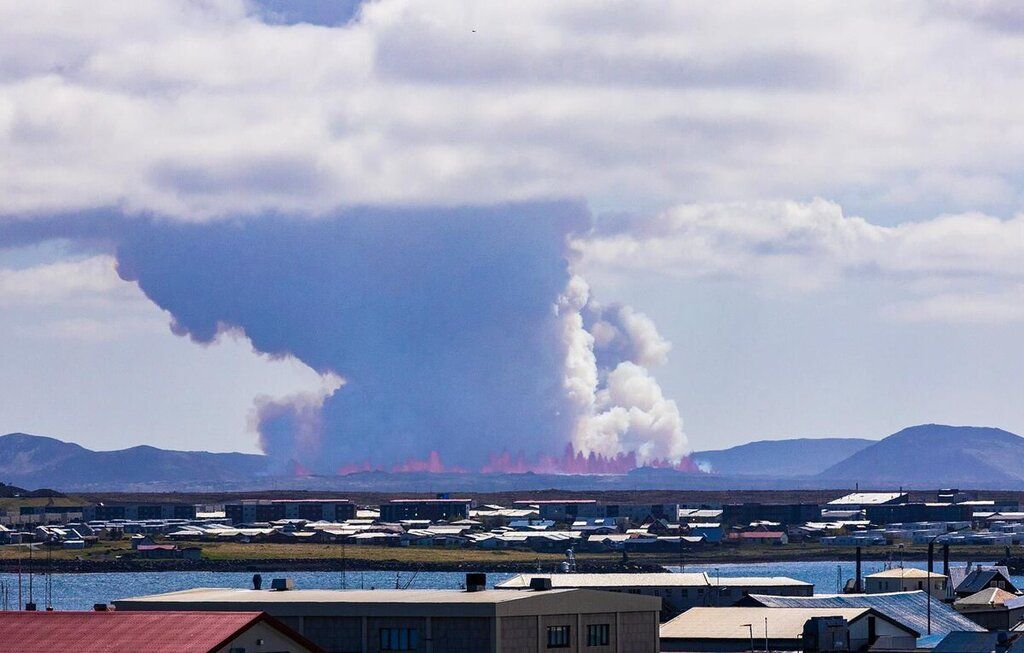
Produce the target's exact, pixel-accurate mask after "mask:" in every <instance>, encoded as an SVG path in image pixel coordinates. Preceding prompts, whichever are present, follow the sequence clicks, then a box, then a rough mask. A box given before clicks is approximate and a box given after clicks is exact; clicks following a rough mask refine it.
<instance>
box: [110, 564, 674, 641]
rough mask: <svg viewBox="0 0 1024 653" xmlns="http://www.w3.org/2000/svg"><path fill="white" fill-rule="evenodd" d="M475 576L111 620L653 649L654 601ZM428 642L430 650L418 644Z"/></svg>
mask: <svg viewBox="0 0 1024 653" xmlns="http://www.w3.org/2000/svg"><path fill="white" fill-rule="evenodd" d="M482 576H483V575H482V574H479V575H477V574H470V575H468V576H467V590H466V591H459V590H285V591H273V590H251V589H210V588H200V589H192V590H185V591H183V592H170V593H168V594H157V595H153V596H146V597H140V598H132V599H123V600H118V601H114V605H115V606H116V608H117V612H118V613H119V614H120V613H122V612H125V613H133V612H137V611H150V610H157V611H162V610H169V609H173V610H189V611H191V612H193V613H203V612H223V611H240V612H251V611H253V610H261V611H264V612H267V613H268V614H271V615H273V616H274V617H276V618H277V619H278V620H280V621H281V622H283V623H285V624H288V625H289V626H291V627H293V628H294V629H295V630H296V631H298V632H300V633H303V634H304V635H305V636H306V637H308V638H309V639H310V640H312V641H313V642H315V643H316V644H317V645H318V646H320V647H321V648H323V649H325V650H328V651H377V650H433V651H435V652H438V653H440V652H441V651H445V652H449V653H460V652H467V653H468V652H473V653H486V652H488V651H491V652H494V653H497V652H498V651H505V652H510V651H529V650H547V649H548V648H566V649H567V650H593V651H595V652H596V651H618V652H621V653H656V652H657V651H658V611H659V610H660V608H661V601H660V600H659V599H657V598H654V597H650V596H635V595H632V594H624V593H614V592H599V591H594V590H584V589H546V587H545V585H543V584H539V585H538V586H537V589H534V590H528V591H521V592H509V591H501V590H486V589H480V588H481V587H482V586H484V585H485V584H486V580H485V579H484V578H483V577H482ZM427 642H429V648H426V647H421V646H420V645H419V643H427ZM400 647H404V648H400ZM139 650H144V651H145V650H148V649H145V648H141V649H139ZM249 650H252V651H259V650H261V649H249ZM269 650H274V649H269Z"/></svg>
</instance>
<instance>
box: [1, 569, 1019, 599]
mask: <svg viewBox="0 0 1024 653" xmlns="http://www.w3.org/2000/svg"><path fill="white" fill-rule="evenodd" d="M954 564H956V565H963V564H964V563H954ZM905 566H906V567H917V568H919V569H924V568H925V567H926V563H924V562H923V561H908V562H906V563H905ZM882 568H883V563H881V562H875V561H871V562H865V563H864V564H863V573H864V574H865V575H866V574H870V573H873V572H876V571H880V570H881V569H882ZM667 569H669V570H670V571H679V568H678V567H667ZM684 570H685V571H688V572H699V571H703V572H707V574H708V576H709V577H710V579H711V582H712V583H721V584H723V585H725V584H728V582H729V581H728V579H729V578H730V577H737V576H788V577H790V578H795V579H797V580H802V581H805V582H808V583H813V584H814V591H815V592H816V593H833V592H836V591H837V588H841V584H842V583H845V581H846V579H848V578H852V577H853V575H854V565H853V563H852V562H850V561H813V562H763V563H745V564H701V565H696V564H694V565H686V566H685V567H684ZM936 571H941V562H940V563H937V566H936ZM261 575H262V576H263V580H264V586H268V585H269V582H270V579H271V578H276V577H283V576H287V577H290V578H293V579H294V580H295V587H296V588H297V589H344V588H348V589H360V588H362V589H371V588H376V589H394V588H395V587H399V588H413V589H459V588H460V587H462V584H463V583H464V581H465V574H464V573H461V572H438V571H430V572H411V571H409V572H394V571H349V572H346V573H342V572H316V571H281V572H261ZM512 576H513V574H510V573H492V574H488V575H487V581H488V584H489V585H492V586H493V585H494V584H495V583H499V582H501V581H503V580H506V579H508V578H511V577H512ZM1013 581H1014V582H1015V583H1017V584H1018V585H1019V586H1021V585H1024V577H1020V576H1014V577H1013ZM251 583H252V572H224V571H164V572H127V573H100V574H52V575H51V576H50V577H49V580H48V579H47V577H45V576H43V575H41V574H35V575H34V576H33V577H32V579H31V592H32V599H33V600H34V601H35V603H36V604H37V605H38V607H39V609H44V608H45V607H46V606H47V604H48V599H49V604H50V605H52V607H53V608H54V609H55V610H91V609H92V606H93V605H94V604H96V603H109V602H111V601H113V600H115V599H120V598H127V597H132V596H142V595H146V594H157V593H161V592H173V591H178V590H185V589H190V588H194V587H238V588H248V587H251V586H252V585H251ZM21 591H22V602H25V601H28V598H29V577H28V575H27V574H23V575H22V578H21ZM17 592H18V575H17V574H0V609H4V608H6V609H16V607H17V605H18V594H17Z"/></svg>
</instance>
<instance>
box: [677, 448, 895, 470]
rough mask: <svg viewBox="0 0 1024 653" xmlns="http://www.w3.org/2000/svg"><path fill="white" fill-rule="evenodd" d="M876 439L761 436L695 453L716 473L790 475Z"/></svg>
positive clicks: (817, 467)
mask: <svg viewBox="0 0 1024 653" xmlns="http://www.w3.org/2000/svg"><path fill="white" fill-rule="evenodd" d="M875 442H877V441H876V440H864V439H861V438H821V439H814V438H796V439H791V440H759V441H757V442H749V443H747V444H741V445H739V446H736V447H731V448H729V449H719V450H715V451H696V452H694V453H693V455H692V457H693V459H694V460H695V461H697V463H698V464H703V465H704V466H705V468H709V469H710V471H711V472H713V473H715V474H729V475H734V474H742V475H749V476H768V477H776V478H780V477H783V478H788V477H794V476H814V475H815V474H818V473H819V472H821V471H822V470H824V469H826V468H828V467H831V466H832V465H834V464H836V463H838V462H839V461H841V460H844V459H846V458H848V457H849V456H851V455H853V454H855V453H857V452H858V451H860V450H861V449H864V448H865V447H868V446H870V445H872V444H874V443H875Z"/></svg>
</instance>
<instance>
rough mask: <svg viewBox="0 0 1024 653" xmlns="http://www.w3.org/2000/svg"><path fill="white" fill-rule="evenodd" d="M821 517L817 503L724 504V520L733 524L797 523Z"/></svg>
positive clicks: (817, 519)
mask: <svg viewBox="0 0 1024 653" xmlns="http://www.w3.org/2000/svg"><path fill="white" fill-rule="evenodd" d="M820 519H821V506H820V505H818V504H816V503H730V504H726V505H724V506H722V522H723V523H725V524H728V525H731V526H736V525H747V524H751V523H753V522H774V523H777V524H782V525H790V524H792V525H796V524H803V523H804V522H809V521H819V520H820Z"/></svg>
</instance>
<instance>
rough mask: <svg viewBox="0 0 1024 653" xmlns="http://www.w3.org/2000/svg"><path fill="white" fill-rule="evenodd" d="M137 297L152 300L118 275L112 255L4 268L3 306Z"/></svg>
mask: <svg viewBox="0 0 1024 653" xmlns="http://www.w3.org/2000/svg"><path fill="white" fill-rule="evenodd" d="M133 300H137V301H138V302H139V303H140V305H146V304H148V303H149V302H148V300H146V298H145V296H144V295H143V294H142V292H141V291H140V290H139V288H138V286H137V285H136V284H134V283H126V282H125V281H123V280H122V279H121V278H120V277H119V276H118V275H117V269H116V262H115V260H114V258H113V257H112V256H106V255H101V256H93V257H89V258H83V259H79V260H72V261H58V262H56V263H46V264H41V265H36V266H33V267H27V268H0V306H14V305H22V306H42V305H54V304H80V305H81V304H84V305H90V306H100V307H102V306H109V305H111V304H114V303H122V302H129V301H133Z"/></svg>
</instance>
